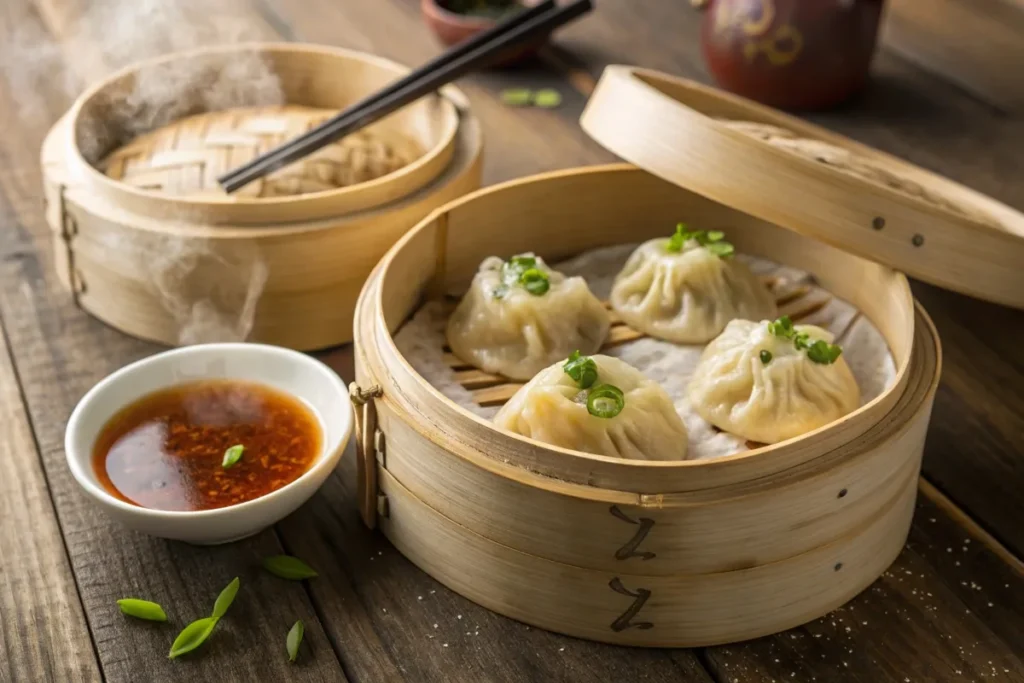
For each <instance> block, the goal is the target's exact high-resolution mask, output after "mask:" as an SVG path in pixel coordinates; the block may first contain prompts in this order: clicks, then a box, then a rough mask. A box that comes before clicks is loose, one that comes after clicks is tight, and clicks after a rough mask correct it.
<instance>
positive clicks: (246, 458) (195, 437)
mask: <svg viewBox="0 0 1024 683" xmlns="http://www.w3.org/2000/svg"><path fill="white" fill-rule="evenodd" d="M321 444H322V434H321V429H320V424H319V421H318V420H317V418H316V416H315V415H314V414H313V412H312V411H311V410H310V409H309V408H308V407H306V405H305V404H304V403H303V402H301V401H300V400H298V399H297V398H295V397H293V396H290V395H288V394H286V393H283V392H280V391H277V390H276V389H272V388H270V387H267V386H264V385H262V384H256V383H251V382H240V381H235V380H209V381H203V382H195V383H190V384H182V385H179V386H176V387H172V388H169V389H165V390H162V391H158V392H156V393H153V394H149V395H148V396H144V397H143V398H141V399H140V400H138V401H136V402H135V403H132V404H131V405H129V406H127V407H126V408H124V409H123V410H121V411H120V412H118V413H117V414H116V415H114V417H113V418H111V419H110V421H109V422H107V424H106V425H105V426H104V427H103V430H102V431H101V432H100V435H99V438H98V439H97V440H96V445H95V446H94V448H93V468H94V470H95V471H96V475H97V477H98V478H99V480H100V483H101V484H102V485H103V487H104V488H105V489H106V490H107V491H109V492H110V493H111V494H113V495H115V496H117V497H118V498H120V499H121V500H124V501H126V502H128V503H132V504H134V505H138V506H140V507H145V508H151V509H154V510H179V511H194V510H212V509H215V508H222V507H227V506H229V505H235V504H238V503H243V502H245V501H248V500H253V499H255V498H259V497H260V496H265V495H267V494H268V493H270V492H272V491H275V490H277V489H279V488H281V487H282V486H285V485H287V484H289V483H291V482H293V481H295V480H296V479H298V478H299V477H300V476H302V474H303V473H305V472H306V471H307V470H308V469H309V467H310V466H311V465H312V464H313V462H314V461H315V460H316V458H317V456H318V455H319V453H320V449H321V447H322V445H321ZM233 446H242V455H241V457H240V458H239V459H238V460H237V462H235V463H234V464H233V465H230V466H227V467H225V453H226V451H227V450H228V449H230V448H232V447H233Z"/></svg>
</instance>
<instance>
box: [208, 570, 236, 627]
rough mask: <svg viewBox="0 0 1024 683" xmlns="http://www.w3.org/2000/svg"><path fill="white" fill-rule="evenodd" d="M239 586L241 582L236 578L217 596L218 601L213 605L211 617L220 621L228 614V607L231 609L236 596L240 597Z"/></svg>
mask: <svg viewBox="0 0 1024 683" xmlns="http://www.w3.org/2000/svg"><path fill="white" fill-rule="evenodd" d="M238 586H239V582H238V577H237V576H236V577H235V578H234V579H232V580H231V583H229V584H228V585H227V586H226V587H225V588H224V590H222V591H221V592H220V595H218V596H217V601H216V602H214V603H213V614H211V615H210V616H212V617H213V618H214V619H220V618H221V617H223V616H224V615H225V614H227V611H228V607H231V603H233V602H234V601H235V596H236V595H238Z"/></svg>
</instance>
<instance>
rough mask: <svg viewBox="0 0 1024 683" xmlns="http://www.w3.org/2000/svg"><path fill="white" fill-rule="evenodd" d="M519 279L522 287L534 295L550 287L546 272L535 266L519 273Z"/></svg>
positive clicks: (540, 293) (542, 292) (538, 294)
mask: <svg viewBox="0 0 1024 683" xmlns="http://www.w3.org/2000/svg"><path fill="white" fill-rule="evenodd" d="M519 281H520V282H521V283H523V288H524V289H525V290H526V291H527V292H529V293H530V294H533V295H534V296H540V295H542V294H544V293H545V292H547V291H548V290H549V289H551V282H550V281H549V280H548V276H547V274H546V273H544V272H542V271H540V270H538V269H536V268H531V269H530V270H528V271H526V272H525V273H523V274H522V275H520V276H519Z"/></svg>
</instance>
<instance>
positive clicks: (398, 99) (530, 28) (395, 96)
mask: <svg viewBox="0 0 1024 683" xmlns="http://www.w3.org/2000/svg"><path fill="white" fill-rule="evenodd" d="M554 5H555V3H554V2H545V3H542V4H541V5H539V6H537V7H534V8H531V9H530V10H527V11H525V12H520V13H519V14H517V15H516V16H515V17H513V18H512V19H510V20H509V21H506V22H504V23H502V24H499V25H498V26H497V27H495V28H494V29H491V30H490V31H488V32H486V33H485V34H483V35H481V36H478V37H477V38H473V39H470V40H469V41H466V42H464V43H461V44H459V45H456V46H455V47H454V48H452V49H451V50H449V51H448V52H446V53H445V54H443V55H441V56H440V57H438V58H436V59H434V60H432V61H431V62H429V63H428V64H426V65H424V66H422V67H420V68H419V69H417V70H416V71H414V72H413V73H411V74H409V75H408V76H405V77H404V78H402V79H400V80H399V81H397V82H396V83H394V84H391V85H389V86H388V87H387V88H385V89H384V90H383V91H381V92H380V93H377V94H375V95H372V96H370V97H368V98H366V99H364V100H362V101H361V102H359V103H358V104H356V105H354V106H352V107H350V108H349V109H347V110H345V111H343V112H341V113H340V114H338V115H336V116H334V117H333V118H331V119H329V120H327V121H325V122H324V123H322V124H320V125H319V126H317V127H316V128H313V129H312V130H309V131H307V132H306V133H303V134H302V135H300V136H298V137H296V138H294V139H292V140H290V141H288V142H286V143H284V144H282V145H280V146H279V147H277V148H275V149H272V150H270V151H269V152H267V153H265V154H263V155H261V156H259V157H257V158H256V159H254V160H252V161H250V162H249V163H248V164H245V165H244V166H240V167H239V168H237V169H235V170H233V171H230V172H228V173H225V174H224V175H222V176H221V177H219V178H218V179H217V181H218V182H219V183H220V184H221V186H222V187H223V188H224V190H225V191H226V192H229V193H230V192H234V191H235V190H237V189H239V188H241V187H243V186H245V185H248V184H249V183H251V182H252V181H254V180H256V179H257V178H261V177H263V176H265V175H267V174H268V173H271V172H273V171H275V170H277V169H278V168H281V167H282V166H285V165H287V164H290V163H292V162H294V161H297V160H298V159H301V158H303V157H305V156H308V155H309V154H311V153H312V152H314V151H316V150H318V149H320V148H321V147H323V146H325V145H327V144H330V143H331V142H334V141H335V140H337V139H339V138H341V137H344V136H346V135H349V134H351V133H353V132H355V131H357V130H359V129H361V128H364V127H365V126H368V125H370V124H371V123H373V122H375V121H377V120H379V119H381V118H383V117H385V116H387V115H388V114H390V113H392V112H394V111H395V110H397V109H400V108H401V107H404V106H405V105H407V104H409V103H410V102H414V101H415V100H418V99H419V98H421V97H423V96H425V95H428V94H430V93H432V92H434V91H436V90H437V89H439V88H440V87H442V86H444V85H447V84H448V83H450V82H452V81H454V80H455V79H457V78H459V77H461V76H464V75H465V74H467V73H469V72H470V71H473V70H474V69H477V68H480V67H482V66H485V65H487V64H489V63H490V62H491V61H492V60H493V59H495V58H497V57H498V56H499V55H501V54H503V53H505V52H506V51H509V50H511V49H513V48H515V47H518V46H521V45H525V44H528V43H529V42H532V41H533V40H535V39H537V38H539V37H541V36H543V35H546V34H548V33H551V32H552V31H554V30H555V29H557V28H559V27H560V26H562V25H564V24H566V23H568V22H570V21H572V20H574V19H576V18H578V17H580V16H582V15H583V14H585V13H587V12H589V11H590V10H591V9H592V7H593V3H592V0H576V1H575V2H573V3H571V4H569V5H566V6H564V7H555V6H554Z"/></svg>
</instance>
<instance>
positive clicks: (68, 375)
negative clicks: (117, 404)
mask: <svg viewBox="0 0 1024 683" xmlns="http://www.w3.org/2000/svg"><path fill="white" fill-rule="evenodd" d="M6 6H7V7H8V8H10V7H11V4H7V5H6ZM22 9H23V10H24V11H23V12H22V14H21V19H20V21H22V22H26V21H37V25H36V30H35V35H37V36H45V35H46V34H45V31H43V30H42V29H41V28H40V27H39V26H38V20H37V18H35V17H33V15H32V14H31V12H30V11H28V9H27V8H25V7H23V8H22ZM20 26H24V24H20ZM7 29H8V30H11V28H10V27H7ZM93 39H94V40H95V41H97V44H99V41H100V39H101V36H93ZM51 47H52V46H51ZM46 94H47V95H48V98H47V99H46V100H45V101H44V102H43V103H42V105H41V107H40V108H37V109H36V111H37V112H40V111H42V112H43V114H42V115H40V116H38V117H36V118H32V119H22V120H21V121H20V129H19V134H18V135H9V136H5V137H4V138H3V140H2V141H0V167H2V168H5V169H17V171H16V172H4V173H0V202H2V203H4V204H5V205H6V206H7V207H9V209H10V210H9V211H8V212H7V213H6V215H5V220H4V224H3V230H0V253H13V254H16V255H17V256H16V258H8V259H5V260H3V261H2V262H0V314H2V316H3V319H4V323H5V325H6V329H7V331H8V334H9V339H10V350H11V355H12V357H13V360H14V365H15V367H16V369H17V372H18V375H19V379H20V381H21V383H22V387H23V390H24V398H25V402H26V404H27V406H28V411H29V415H30V418H31V422H32V426H33V429H34V431H35V434H36V436H37V441H38V445H39V450H40V453H41V457H42V464H43V468H44V470H45V473H46V477H47V480H48V481H49V484H50V489H51V493H52V497H53V501H54V504H55V506H56V509H57V516H58V519H59V521H60V525H61V530H62V532H63V535H64V540H65V543H66V546H67V551H68V554H69V555H70V559H71V567H72V570H73V572H74V575H75V578H76V579H77V583H78V586H79V588H80V591H81V597H82V603H83V605H84V609H85V613H86V615H87V617H88V621H89V627H90V630H91V632H92V637H93V640H94V644H95V648H96V652H97V654H98V657H99V662H100V665H101V667H102V672H103V675H104V677H105V679H106V680H107V681H143V680H144V681H179V680H182V679H183V678H188V679H189V680H194V681H204V680H205V681H218V682H220V681H225V680H246V681H249V680H282V679H284V678H286V677H288V678H289V680H310V681H339V680H346V679H345V674H344V672H343V670H342V668H341V665H340V663H339V661H338V659H337V657H336V656H335V653H334V651H333V649H332V648H331V645H330V641H329V639H328V638H327V636H326V634H325V633H324V631H323V629H322V628H321V627H320V624H319V621H318V619H317V615H316V613H315V612H314V610H313V607H312V605H311V603H310V601H309V598H308V595H307V594H306V592H305V590H304V587H303V585H302V584H296V583H290V582H285V581H282V580H281V579H277V578H275V577H273V576H270V575H269V574H267V573H266V572H264V571H262V570H261V569H259V563H260V560H261V559H262V558H263V557H265V556H267V555H271V554H277V553H280V552H281V551H282V547H281V545H280V543H279V541H278V539H277V536H276V534H275V533H274V532H273V531H271V530H268V531H265V532H263V533H261V534H259V535H258V536H256V537H254V538H251V539H248V540H246V541H243V542H239V543H235V544H232V545H229V546H222V547H216V548H198V547H192V546H187V545H184V544H179V543H170V542H165V541H162V540H159V539H154V538H150V537H145V536H141V535H139V534H135V533H131V532H128V531H126V530H124V529H122V528H121V527H119V526H115V525H112V524H111V523H110V522H109V520H108V519H107V518H106V517H104V516H103V515H102V514H101V513H100V511H99V510H98V509H97V508H96V507H95V506H94V505H93V504H92V503H91V502H90V501H89V500H88V498H87V497H86V496H85V494H83V493H82V492H81V491H79V489H78V486H77V484H76V483H75V482H74V480H73V478H72V477H71V474H70V473H69V472H68V470H67V467H66V465H65V463H64V453H63V431H64V425H65V420H66V418H67V416H68V414H69V413H70V411H71V409H72V408H73V407H74V404H75V403H76V402H77V400H78V399H79V398H80V397H81V396H82V394H84V393H85V391H86V390H87V389H89V388H90V387H91V386H92V385H93V384H94V383H95V382H96V381H97V380H99V379H100V378H102V377H103V376H104V375H105V374H107V373H109V372H111V371H113V370H115V369H116V368H118V367H120V366H121V365H123V364H124V363H126V362H129V361H131V360H134V359H136V358H139V357H142V356H145V355H147V354H149V353H152V352H153V351H155V350H157V349H156V347H153V346H151V345H147V344H143V343H140V342H138V341H135V340H132V339H129V338H127V337H125V336H123V335H121V334H119V333H117V332H115V331H113V330H111V329H109V328H106V327H104V326H103V325H102V324H100V323H98V322H97V321H95V320H93V319H91V318H90V317H88V316H87V315H85V314H84V313H83V312H81V311H79V310H77V309H76V308H74V306H73V305H72V303H71V301H70V299H69V298H68V297H67V295H66V294H65V293H64V292H63V291H61V290H60V289H59V288H58V284H57V278H56V275H55V273H54V270H53V265H52V263H51V259H50V254H49V241H48V240H49V229H48V228H47V226H46V225H45V223H44V221H43V217H42V212H41V210H40V207H41V205H42V192H41V184H40V178H39V174H38V163H37V158H38V150H39V145H40V144H41V142H42V136H43V134H44V133H45V128H46V126H47V125H48V123H49V122H52V121H54V120H56V118H57V116H58V115H60V114H61V113H63V110H64V108H65V107H66V106H67V105H68V102H67V101H66V99H63V98H62V97H60V94H59V93H56V94H55V93H46ZM17 95H18V93H17V92H15V91H14V90H12V87H11V83H10V82H9V81H8V80H3V81H0V110H2V111H5V112H8V113H11V112H17V111H18V108H17V102H16V99H15V98H16V97H17ZM28 169H31V170H28ZM44 576H45V574H44ZM234 576H239V577H241V580H242V588H241V591H240V593H239V596H238V599H237V600H236V602H235V604H234V606H233V607H232V608H231V612H229V614H228V616H227V617H226V618H225V619H224V620H223V622H222V623H221V624H220V625H219V626H218V630H217V632H216V633H215V634H214V637H213V638H212V639H211V641H210V642H209V643H208V644H207V645H206V646H204V648H203V650H201V651H199V652H197V653H196V654H195V655H194V656H189V657H187V658H183V659H180V660H174V661H172V660H169V659H168V658H167V656H166V655H167V652H168V650H169V648H170V643H171V642H172V641H173V639H174V637H175V635H176V634H177V631H178V630H179V629H180V628H181V627H183V626H184V625H185V624H187V623H188V622H189V621H191V620H192V619H195V618H198V617H200V616H204V615H206V614H208V613H209V610H210V608H211V606H212V603H213V600H214V598H215V597H216V596H217V593H218V592H219V591H220V590H221V589H222V588H223V587H224V586H225V585H226V584H227V583H228V582H229V581H230V580H231V578H232V577H234ZM127 596H135V597H144V598H148V599H152V600H155V601H157V602H159V603H161V604H162V605H164V606H165V609H166V610H167V612H168V616H169V617H170V623H168V624H148V623H140V622H138V621H133V620H130V619H128V618H127V617H125V616H124V615H122V614H121V613H120V612H119V610H118V608H117V605H116V604H115V601H116V600H117V599H118V598H122V597H127ZM4 614H5V616H6V614H7V606H6V605H4ZM57 616H58V614H57V613H55V612H48V611H45V610H36V611H34V612H33V613H31V615H30V618H29V619H27V620H26V622H25V623H24V624H23V625H22V632H23V633H35V632H45V631H46V630H47V629H48V628H52V626H48V624H50V623H51V622H52V621H53V620H55V619H56V618H57ZM296 619H302V620H303V621H304V622H305V624H306V643H308V645H307V646H305V649H304V653H303V661H302V663H301V665H299V666H291V665H289V663H288V661H287V655H286V652H285V648H284V639H285V635H286V634H287V631H288V629H289V627H290V626H291V624H292V623H294V621H295V620H296ZM19 680H20V679H19ZM24 680H38V679H32V678H29V679H24ZM55 680H60V679H59V678H58V679H55Z"/></svg>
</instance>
